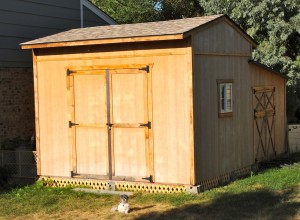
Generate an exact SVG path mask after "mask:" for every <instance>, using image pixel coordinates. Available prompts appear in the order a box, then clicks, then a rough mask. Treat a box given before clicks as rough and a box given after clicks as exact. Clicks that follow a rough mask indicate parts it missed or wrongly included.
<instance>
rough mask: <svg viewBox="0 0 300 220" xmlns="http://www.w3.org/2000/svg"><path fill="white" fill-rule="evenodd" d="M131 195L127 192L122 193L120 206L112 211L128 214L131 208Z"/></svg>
mask: <svg viewBox="0 0 300 220" xmlns="http://www.w3.org/2000/svg"><path fill="white" fill-rule="evenodd" d="M128 199H129V197H128V196H127V195H125V194H123V195H120V203H119V205H118V206H115V207H113V208H112V209H111V211H112V212H116V211H118V212H120V213H124V214H128V212H129V210H130V208H129V203H128Z"/></svg>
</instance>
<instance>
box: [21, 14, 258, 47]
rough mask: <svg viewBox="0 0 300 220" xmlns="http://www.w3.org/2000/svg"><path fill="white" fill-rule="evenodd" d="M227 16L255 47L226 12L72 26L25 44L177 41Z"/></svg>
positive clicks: (71, 44)
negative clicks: (148, 20)
mask: <svg viewBox="0 0 300 220" xmlns="http://www.w3.org/2000/svg"><path fill="white" fill-rule="evenodd" d="M224 17H225V18H226V19H227V20H228V21H230V22H231V23H232V24H234V27H235V28H237V29H239V31H241V33H242V34H243V35H244V36H245V37H246V38H247V40H249V41H250V42H251V43H252V44H253V45H254V46H256V42H255V41H254V40H253V39H252V38H251V37H250V36H249V35H248V34H247V33H246V32H244V31H243V30H242V29H240V28H239V27H238V26H237V25H236V24H235V23H234V22H233V21H231V20H230V19H229V18H228V17H227V16H226V15H212V16H204V17H194V18H185V19H178V20H170V21H158V22H148V23H137V24H122V25H110V26H99V27H90V28H79V29H72V30H69V31H65V32H61V33H58V34H54V35H51V36H47V37H43V38H39V39H36V40H32V41H28V42H25V43H22V44H21V45H22V48H23V49H29V48H43V47H61V46H77V45H91V44H105V43H121V42H138V41H155V40H175V39H184V38H186V37H188V36H190V32H191V31H192V30H194V29H196V28H198V27H200V26H203V25H205V24H208V23H210V22H212V21H214V20H218V19H220V18H224Z"/></svg>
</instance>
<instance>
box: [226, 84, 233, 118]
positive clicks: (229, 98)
mask: <svg viewBox="0 0 300 220" xmlns="http://www.w3.org/2000/svg"><path fill="white" fill-rule="evenodd" d="M231 111H232V84H231V83H228V84H227V85H226V112H231Z"/></svg>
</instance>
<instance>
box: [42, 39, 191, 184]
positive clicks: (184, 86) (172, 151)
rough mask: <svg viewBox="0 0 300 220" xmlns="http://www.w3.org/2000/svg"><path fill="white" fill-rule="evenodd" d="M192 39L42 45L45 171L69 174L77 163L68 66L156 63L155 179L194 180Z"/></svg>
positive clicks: (153, 70) (43, 173)
mask: <svg viewBox="0 0 300 220" xmlns="http://www.w3.org/2000/svg"><path fill="white" fill-rule="evenodd" d="M186 45H187V42H185V41H181V42H180V41H173V42H164V43H160V42H157V43H149V42H148V43H136V44H122V45H104V46H93V47H78V48H61V49H48V50H38V51H37V54H38V56H37V62H38V74H39V75H41V77H40V78H39V82H40V83H39V88H40V90H39V98H40V99H41V100H43V101H41V103H40V105H41V108H40V113H39V118H40V131H41V132H40V136H41V139H40V141H41V142H40V146H41V160H42V164H41V167H42V168H41V170H42V173H41V174H42V175H54V176H57V175H61V176H68V175H69V171H70V169H71V168H70V167H69V160H70V158H69V152H68V126H67V124H68V110H67V97H66V91H67V90H66V85H65V83H66V82H65V80H66V75H65V68H66V67H70V66H71V67H75V68H76V67H82V66H95V65H99V66H114V65H117V66H120V65H123V66H124V65H125V66H126V65H131V64H144V65H147V64H150V66H151V70H150V73H149V74H151V76H152V81H151V83H152V97H153V98H152V108H151V109H150V110H149V113H151V114H152V117H150V116H149V118H152V131H153V145H154V178H155V182H163V183H183V184H190V179H191V176H190V173H191V170H190V163H191V162H190V158H191V152H190V151H191V149H190V145H191V139H190V137H191V136H192V135H191V132H192V129H191V126H192V122H191V120H190V119H191V114H192V111H191V104H190V97H191V91H190V89H191V85H190V83H191V80H190V76H191V68H190V66H189V65H190V63H191V60H190V49H186V48H185V47H186ZM51 54H53V55H51ZM55 54H58V55H55ZM187 54H189V56H187ZM187 70H188V71H187ZM148 85H150V84H149V83H148ZM59 94H60V95H59ZM119 147H120V146H119ZM58 156H59V157H60V158H58V159H56V158H57V157H58ZM123 159H124V158H123ZM54 161H57V163H55V162H54ZM124 161H126V160H124ZM128 172H129V171H128Z"/></svg>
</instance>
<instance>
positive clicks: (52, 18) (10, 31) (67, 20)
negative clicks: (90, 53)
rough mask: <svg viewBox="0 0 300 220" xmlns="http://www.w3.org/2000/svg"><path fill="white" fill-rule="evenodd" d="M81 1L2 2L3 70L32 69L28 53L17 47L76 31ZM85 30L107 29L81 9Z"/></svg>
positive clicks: (0, 45)
mask: <svg viewBox="0 0 300 220" xmlns="http://www.w3.org/2000/svg"><path fill="white" fill-rule="evenodd" d="M80 19H81V18H80V0H75V1H74V0H64V1H58V0H55V1H47V0H34V1H25V0H5V1H3V2H1V4H0V30H1V37H0V64H1V66H2V67H31V66H32V60H31V55H30V53H28V51H21V49H20V46H19V44H20V43H23V42H26V41H29V40H32V39H35V38H39V37H44V36H47V35H51V34H54V33H58V32H61V31H64V30H69V29H72V28H79V27H80V25H81V20H80ZM83 19H84V26H85V27H89V26H98V25H107V22H105V21H104V20H103V19H101V18H99V17H98V16H96V15H95V14H94V13H93V12H91V11H90V10H89V9H87V8H86V7H84V13H83Z"/></svg>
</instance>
